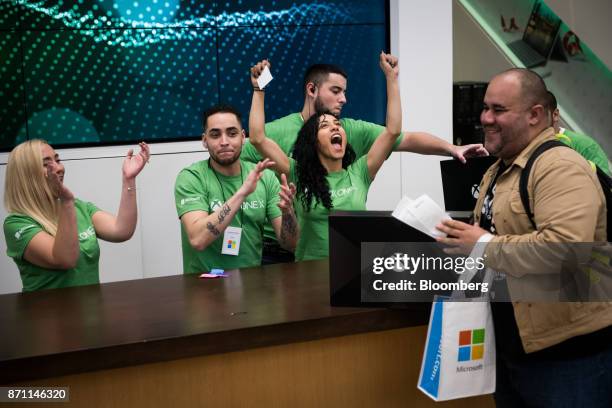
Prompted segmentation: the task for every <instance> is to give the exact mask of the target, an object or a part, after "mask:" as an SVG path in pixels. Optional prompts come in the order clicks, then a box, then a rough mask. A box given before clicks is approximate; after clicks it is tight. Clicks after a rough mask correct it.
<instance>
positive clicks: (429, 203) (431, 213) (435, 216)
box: [391, 194, 451, 238]
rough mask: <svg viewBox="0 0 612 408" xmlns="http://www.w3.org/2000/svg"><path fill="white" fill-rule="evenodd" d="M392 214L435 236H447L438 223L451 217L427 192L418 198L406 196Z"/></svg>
mask: <svg viewBox="0 0 612 408" xmlns="http://www.w3.org/2000/svg"><path fill="white" fill-rule="evenodd" d="M391 215H393V216H394V217H395V218H397V219H398V220H400V221H402V222H404V223H406V224H408V225H410V226H411V227H412V228H415V229H417V230H419V231H421V232H422V233H424V234H427V235H429V236H430V237H433V238H437V237H444V236H446V234H445V233H443V232H441V231H439V230H437V229H436V225H438V224H440V223H441V222H442V221H443V220H450V219H451V217H450V216H449V215H448V214H447V213H445V212H444V211H443V210H442V209H441V208H440V206H439V205H438V204H436V202H435V201H434V200H432V199H431V197H429V196H428V195H427V194H423V195H422V196H420V197H419V198H417V199H416V200H413V199H411V198H409V197H407V196H404V197H403V198H402V199H401V200H400V202H399V204H398V205H397V207H395V210H394V211H393V213H392V214H391Z"/></svg>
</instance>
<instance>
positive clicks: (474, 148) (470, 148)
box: [451, 143, 489, 164]
mask: <svg viewBox="0 0 612 408" xmlns="http://www.w3.org/2000/svg"><path fill="white" fill-rule="evenodd" d="M451 155H452V156H453V157H454V158H455V159H457V160H459V161H460V162H461V163H463V164H465V162H466V159H470V158H472V157H484V156H488V155H489V152H487V149H485V148H484V146H483V145H482V144H480V143H477V144H469V145H464V146H453V149H452V151H451Z"/></svg>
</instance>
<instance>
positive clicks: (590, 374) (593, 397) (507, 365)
mask: <svg viewBox="0 0 612 408" xmlns="http://www.w3.org/2000/svg"><path fill="white" fill-rule="evenodd" d="M500 341H501V339H500ZM553 347H554V346H553ZM494 397H495V403H496V406H497V407H500V408H506V407H508V408H516V407H543V408H565V407H568V408H569V407H572V408H573V407H580V408H582V407H588V408H598V407H601V408H610V407H612V343H611V344H610V345H609V346H608V347H607V348H605V349H603V350H600V351H598V352H595V353H593V354H591V355H584V356H572V357H564V356H562V355H561V356H558V357H551V358H529V355H526V356H525V358H519V359H515V358H507V357H504V356H503V355H498V358H497V389H496V391H495V395H494Z"/></svg>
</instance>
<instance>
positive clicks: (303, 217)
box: [249, 52, 402, 261]
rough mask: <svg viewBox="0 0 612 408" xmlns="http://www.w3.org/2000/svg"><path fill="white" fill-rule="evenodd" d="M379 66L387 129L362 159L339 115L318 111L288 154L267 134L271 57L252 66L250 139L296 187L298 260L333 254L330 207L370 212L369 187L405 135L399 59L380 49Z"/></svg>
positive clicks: (303, 127)
mask: <svg viewBox="0 0 612 408" xmlns="http://www.w3.org/2000/svg"><path fill="white" fill-rule="evenodd" d="M379 63H380V68H381V69H382V71H383V73H384V74H385V78H386V82H387V120H386V127H385V128H384V130H383V131H382V132H381V134H380V135H379V136H378V137H377V139H376V141H375V142H374V144H373V145H372V147H371V148H370V150H369V152H368V153H367V155H365V156H363V157H359V158H357V157H356V156H355V152H354V151H353V149H352V148H351V146H350V145H349V144H348V143H347V138H346V133H345V132H344V129H343V128H342V125H341V123H340V120H339V118H338V117H336V116H334V115H333V114H332V113H330V112H317V113H316V114H315V115H312V116H311V117H310V118H309V119H308V120H307V121H306V122H305V123H304V125H303V126H302V128H301V129H300V132H299V134H298V138H297V141H296V142H295V145H294V148H293V152H292V157H291V158H289V157H287V155H286V154H285V153H284V152H283V151H282V150H281V149H280V147H279V146H278V145H277V144H276V142H274V141H273V140H271V139H269V138H267V137H266V134H265V127H264V123H265V114H264V92H263V90H262V89H259V87H258V85H257V78H258V77H259V75H260V74H261V72H262V71H263V69H264V68H265V67H266V66H268V67H269V66H270V63H269V62H268V61H267V60H263V61H261V62H259V63H258V64H257V65H255V66H253V67H252V68H251V83H252V85H253V89H254V92H253V100H252V104H251V112H250V115H249V138H250V143H251V144H253V146H254V147H255V148H256V149H257V150H258V151H259V153H260V154H261V155H262V156H263V157H267V158H270V159H271V160H272V161H273V162H274V163H275V164H274V169H275V170H276V172H277V173H278V174H285V175H287V177H288V178H289V180H290V181H292V182H294V183H295V185H296V190H297V196H296V197H297V198H296V200H297V203H296V204H297V205H296V211H297V215H298V219H299V223H300V231H301V236H300V240H299V242H298V246H297V249H296V252H295V257H296V260H298V261H300V260H308V259H320V258H325V257H327V256H328V251H329V249H328V234H329V233H328V215H329V212H330V210H349V211H350V210H365V209H366V207H365V203H366V199H367V196H368V190H369V188H370V185H371V183H372V180H374V177H375V176H376V173H377V172H378V170H379V169H380V167H381V166H382V164H383V162H384V161H385V159H386V158H387V157H388V156H389V154H390V153H391V151H392V149H393V144H394V143H395V141H396V139H397V137H398V136H399V135H400V133H401V129H402V118H401V116H402V115H401V103H400V92H399V85H398V75H399V67H398V62H397V58H396V57H394V56H392V55H390V54H385V53H384V52H381V54H380V61H379Z"/></svg>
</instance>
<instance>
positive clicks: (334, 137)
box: [331, 133, 342, 147]
mask: <svg viewBox="0 0 612 408" xmlns="http://www.w3.org/2000/svg"><path fill="white" fill-rule="evenodd" d="M331 144H332V146H335V145H337V146H339V147H342V136H340V135H339V134H338V133H336V134H333V135H332V137H331Z"/></svg>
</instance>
